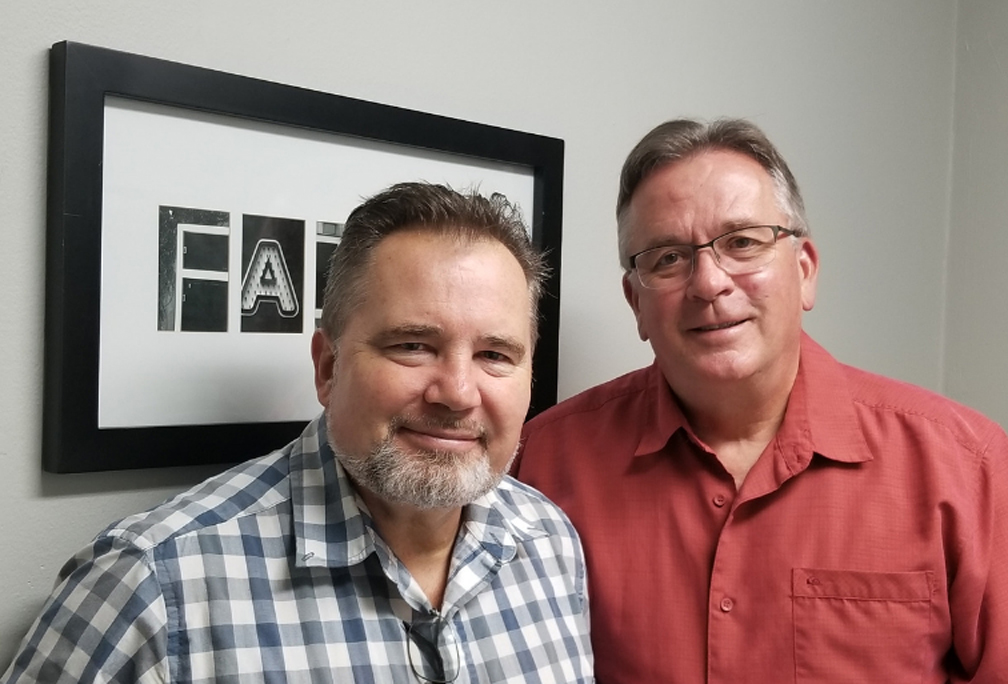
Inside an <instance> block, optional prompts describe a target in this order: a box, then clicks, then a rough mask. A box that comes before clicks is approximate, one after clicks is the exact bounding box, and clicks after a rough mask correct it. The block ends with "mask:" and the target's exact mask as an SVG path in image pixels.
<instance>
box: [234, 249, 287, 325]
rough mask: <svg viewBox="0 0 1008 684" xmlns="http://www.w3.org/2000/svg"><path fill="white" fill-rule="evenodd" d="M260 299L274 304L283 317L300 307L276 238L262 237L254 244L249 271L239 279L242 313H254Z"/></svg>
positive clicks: (261, 301) (249, 314) (248, 314)
mask: <svg viewBox="0 0 1008 684" xmlns="http://www.w3.org/2000/svg"><path fill="white" fill-rule="evenodd" d="M263 302H267V303H271V304H275V305H276V307H277V311H278V312H279V314H280V315H281V316H282V317H284V318H292V317H294V316H297V314H298V311H299V310H300V305H299V303H298V298H297V291H296V290H295V289H294V282H293V281H292V280H291V277H290V272H289V271H288V270H287V261H286V260H285V259H284V253H283V250H282V249H281V248H280V243H279V242H277V241H276V240H268V239H262V240H259V241H258V242H257V243H256V246H255V251H254V252H253V254H252V259H251V260H250V262H249V267H248V270H247V271H245V277H244V278H243V279H242V289H241V311H242V315H243V316H251V315H254V314H255V313H256V312H257V311H258V310H259V305H260V304H262V303H263Z"/></svg>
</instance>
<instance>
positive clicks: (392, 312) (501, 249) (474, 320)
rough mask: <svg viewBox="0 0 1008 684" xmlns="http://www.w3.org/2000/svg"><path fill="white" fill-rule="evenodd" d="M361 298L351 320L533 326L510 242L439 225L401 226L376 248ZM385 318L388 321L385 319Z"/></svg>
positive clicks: (524, 331) (510, 329) (501, 328)
mask: <svg viewBox="0 0 1008 684" xmlns="http://www.w3.org/2000/svg"><path fill="white" fill-rule="evenodd" d="M365 282H366V285H365V288H364V297H363V301H362V302H361V305H360V306H359V307H357V308H356V311H355V313H354V314H353V315H351V321H350V324H351V325H353V321H354V320H355V319H358V318H361V317H364V318H367V319H368V320H369V321H370V322H371V323H373V324H395V325H398V324H401V323H402V321H404V320H410V321H413V322H417V323H424V324H430V323H432V322H433V323H434V324H436V325H440V326H455V327H457V328H461V327H466V328H469V329H476V328H480V329H482V331H483V332H486V331H487V330H486V329H489V328H495V329H498V332H507V333H508V334H511V335H522V336H525V335H528V334H530V328H529V325H530V323H529V321H530V319H531V306H532V304H531V297H530V293H529V287H528V283H527V281H526V279H525V273H524V271H523V270H522V268H521V265H520V264H519V263H518V260H517V259H516V258H515V257H514V255H513V254H511V252H510V251H509V250H508V249H507V247H505V246H504V245H503V244H501V243H500V242H498V241H496V240H492V239H469V238H459V237H457V236H456V235H451V234H441V233H438V232H436V231H432V230H425V229H421V230H405V231H398V232H396V233H393V234H392V235H389V236H388V237H386V238H385V239H383V240H382V241H381V242H380V243H379V244H378V246H377V247H375V249H374V252H373V254H372V259H371V264H370V267H369V269H368V274H367V277H366V281H365ZM382 321H384V323H381V322H382Z"/></svg>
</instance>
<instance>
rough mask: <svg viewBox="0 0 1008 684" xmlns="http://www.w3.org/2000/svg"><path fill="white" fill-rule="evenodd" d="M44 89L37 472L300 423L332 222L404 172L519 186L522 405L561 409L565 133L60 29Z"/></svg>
mask: <svg viewBox="0 0 1008 684" xmlns="http://www.w3.org/2000/svg"><path fill="white" fill-rule="evenodd" d="M49 88H50V126H49V159H48V198H47V202H48V206H47V237H46V297H45V307H46V309H45V353H44V401H43V403H44V405H43V425H42V428H43V434H42V457H43V458H42V465H43V468H44V469H45V470H46V471H49V472H54V473H72V472H87V471H104V470H119V469H129V468H152V467H166V466H186V465H197V464H212V463H231V462H239V461H242V460H245V459H247V458H251V457H254V456H258V455H262V454H265V453H268V452H269V451H271V450H273V449H275V448H279V447H281V446H283V445H284V444H286V443H287V442H289V441H290V440H291V439H293V438H294V437H296V436H297V435H298V434H299V433H300V431H301V430H302V429H303V427H304V425H305V423H306V422H307V421H308V420H310V418H311V417H313V415H314V414H317V413H318V412H319V411H321V407H320V406H319V405H318V403H317V401H316V400H315V398H314V387H313V384H312V378H311V373H312V370H311V360H310V354H309V346H308V340H310V336H311V332H312V330H313V329H314V327H315V321H316V319H317V316H318V311H319V307H320V306H321V304H320V295H319V288H320V283H321V281H322V280H323V279H324V278H323V276H324V264H325V263H326V259H327V256H328V254H329V253H331V250H332V249H333V248H334V246H335V244H336V243H337V242H338V239H339V234H340V230H341V227H342V223H341V221H343V220H345V217H346V214H347V213H348V212H349V211H350V209H352V208H353V206H355V205H356V204H357V203H359V202H360V201H361V200H362V199H363V198H364V197H366V196H368V195H370V194H373V193H374V192H377V191H379V190H381V189H383V188H384V187H386V186H387V185H390V184H391V183H393V182H400V181H410V180H426V181H430V182H439V183H447V184H449V185H451V186H452V187H455V188H456V189H467V188H468V187H475V188H476V189H478V191H479V192H481V193H482V194H490V193H492V192H502V193H503V194H505V195H507V196H508V197H509V198H510V199H512V200H514V198H515V197H517V198H518V200H517V201H516V202H515V203H516V204H517V205H518V206H519V207H520V208H521V209H522V211H523V215H524V218H525V220H526V222H527V223H528V224H529V227H530V231H531V237H532V241H533V243H534V244H535V246H536V247H537V248H538V249H540V250H542V251H543V252H544V253H545V256H546V260H547V263H548V265H549V267H550V275H549V277H548V279H547V281H546V283H545V290H544V296H543V298H542V301H541V303H540V323H539V342H538V344H537V346H536V350H535V355H534V360H533V366H534V379H533V387H532V402H531V407H530V409H529V415H530V416H531V415H534V414H536V413H538V412H539V411H542V410H543V409H545V408H548V407H549V406H551V405H553V404H554V403H556V393H557V355H558V343H559V312H560V255H561V231H562V211H563V156H564V144H563V141H562V140H560V139H557V138H551V137H548V136H542V135H536V134H531V133H526V132H521V131H515V130H510V129H505V128H499V127H495V126H490V125H486V124H480V123H474V122H469V121H463V120H459V119H453V118H449V117H445V116H440V115H435V114H429V113H424V112H419V111H413V110H409V109H403V108H399V107H393V106H389V105H384V104H379V103H374V102H368V101H364V100H359V99H353V98H348V97H344V96H340V95H335V94H330V93H324V92H320V91H315V90H309V89H305V88H300V87H295V86H290V85H284V84H280V83H274V82H269V81H264V80H260V79H256V78H251V77H247V76H240V75H235V74H228V73H224V72H221V71H216V70H212V69H206V68H201V67H196V66H191V65H185V64H180V63H177V62H170V61H166V60H161V59H155V58H151V57H146V56H141V55H136V54H130V53H125V52H120V51H115V50H110V49H106V48H101V47H95V46H91V45H85V44H81V43H74V42H68V41H64V42H59V43H56V44H54V45H53V46H52V48H51V50H50V84H49ZM313 314H314V315H313Z"/></svg>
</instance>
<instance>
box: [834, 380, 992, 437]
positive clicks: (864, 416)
mask: <svg viewBox="0 0 1008 684" xmlns="http://www.w3.org/2000/svg"><path fill="white" fill-rule="evenodd" d="M841 368H842V370H843V373H844V375H845V377H846V379H847V385H848V387H849V389H850V393H851V400H852V403H853V405H854V408H855V410H856V411H857V413H858V414H859V415H860V417H861V420H862V421H863V422H871V423H873V424H875V425H878V426H884V425H887V424H889V425H892V426H893V427H894V428H896V427H899V428H900V429H902V430H903V431H916V432H919V433H920V434H921V436H922V437H925V438H927V439H931V440H934V439H938V440H948V441H951V442H954V443H955V444H957V445H959V446H960V447H962V448H964V449H967V450H968V451H971V452H975V453H982V452H984V451H986V449H987V448H988V447H989V446H990V445H991V444H992V443H1001V442H1003V441H1004V430H1003V429H1002V428H1001V426H1000V425H998V424H997V423H996V422H995V421H993V420H991V419H990V418H988V417H986V416H985V415H983V414H982V413H980V412H979V411H977V410H975V409H972V408H970V407H968V406H965V405H963V404H961V403H959V402H957V401H954V400H952V399H949V398H948V397H945V396H942V395H941V394H938V393H937V392H933V391H931V390H928V389H924V388H923V387H918V386H917V385H912V384H910V383H906V382H902V381H899V380H894V379H892V378H887V377H884V376H881V375H877V374H875V373H871V372H868V371H865V370H861V369H858V368H854V367H851V366H845V365H842V364H841Z"/></svg>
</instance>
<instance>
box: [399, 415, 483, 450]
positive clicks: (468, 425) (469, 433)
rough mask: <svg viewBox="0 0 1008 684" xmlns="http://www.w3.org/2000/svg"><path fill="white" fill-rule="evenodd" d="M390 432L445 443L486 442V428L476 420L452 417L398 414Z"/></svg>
mask: <svg viewBox="0 0 1008 684" xmlns="http://www.w3.org/2000/svg"><path fill="white" fill-rule="evenodd" d="M390 428H391V430H390V432H392V433H395V432H403V433H412V434H413V435H415V436H416V437H417V438H419V439H424V440H430V441H432V442H441V443H443V444H445V445H449V444H452V443H455V444H462V443H471V442H478V443H480V444H481V445H484V446H485V444H486V440H487V436H486V429H485V428H484V427H483V426H482V425H481V424H480V423H478V422H475V421H471V420H457V419H452V418H443V417H434V416H423V417H406V416H398V417H396V418H395V419H393V421H392V425H391V426H390Z"/></svg>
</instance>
